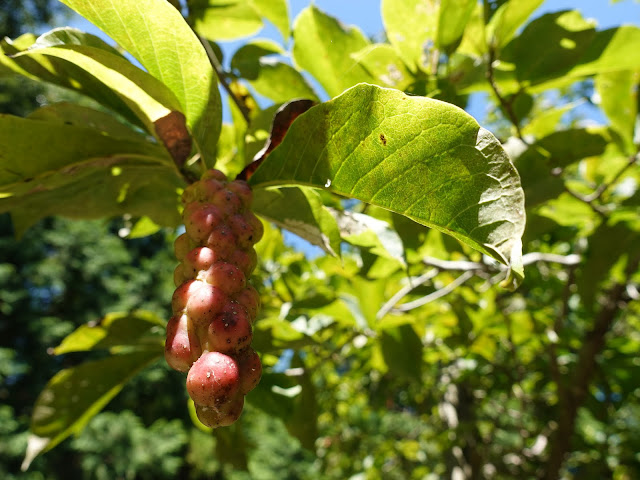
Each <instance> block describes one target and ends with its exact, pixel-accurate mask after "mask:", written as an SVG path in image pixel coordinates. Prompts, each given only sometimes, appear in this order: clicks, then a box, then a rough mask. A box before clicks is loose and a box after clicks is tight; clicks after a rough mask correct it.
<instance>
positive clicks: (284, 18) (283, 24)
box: [251, 0, 291, 43]
mask: <svg viewBox="0 0 640 480" xmlns="http://www.w3.org/2000/svg"><path fill="white" fill-rule="evenodd" d="M251 3H252V5H253V6H254V8H255V9H256V10H257V11H258V13H259V14H260V15H261V16H262V17H264V18H266V19H267V20H269V21H270V22H271V23H273V24H274V25H275V27H276V28H277V29H278V31H279V32H280V34H281V35H282V39H283V40H284V42H285V43H286V42H287V41H288V40H289V37H290V36H291V28H290V27H289V4H288V2H287V0H251Z"/></svg>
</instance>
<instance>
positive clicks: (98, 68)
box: [20, 43, 181, 134]
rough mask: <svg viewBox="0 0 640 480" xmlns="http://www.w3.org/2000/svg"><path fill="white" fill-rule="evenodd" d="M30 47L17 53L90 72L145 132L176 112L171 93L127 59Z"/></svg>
mask: <svg viewBox="0 0 640 480" xmlns="http://www.w3.org/2000/svg"><path fill="white" fill-rule="evenodd" d="M36 46H37V43H36V44H35V45H34V47H32V48H30V49H29V50H27V51H26V52H23V53H21V54H20V55H32V54H38V55H45V56H51V57H56V58H61V59H63V60H66V61H68V62H70V63H73V64H75V65H77V66H78V67H80V68H82V69H84V70H85V71H87V73H90V74H91V75H93V76H94V77H95V78H96V79H98V80H99V81H101V82H103V83H104V84H105V85H106V86H107V87H109V88H110V89H111V90H113V91H114V92H115V93H116V94H117V95H118V96H119V97H120V98H121V99H122V101H123V102H124V103H125V104H126V105H127V106H128V107H129V108H130V109H131V110H132V111H133V112H134V113H135V114H136V116H137V117H138V118H139V119H140V120H141V122H142V123H143V124H144V125H145V126H146V128H147V131H148V132H149V133H152V134H155V122H156V121H158V120H159V119H161V118H163V117H166V116H167V115H169V114H170V113H171V112H172V111H180V109H181V107H180V103H179V102H178V100H177V99H176V97H175V95H173V92H171V90H169V89H168V88H167V87H166V86H165V85H164V84H162V83H161V82H160V81H158V80H157V79H156V78H154V77H153V76H151V75H149V74H148V73H146V72H144V71H142V70H140V69H139V68H137V67H136V66H134V65H133V64H131V62H129V61H128V60H126V59H125V58H123V57H121V56H120V55H115V54H113V53H110V52H107V51H104V50H102V49H99V48H96V47H87V46H83V45H64V46H56V47H49V48H47V47H44V48H35V47H36Z"/></svg>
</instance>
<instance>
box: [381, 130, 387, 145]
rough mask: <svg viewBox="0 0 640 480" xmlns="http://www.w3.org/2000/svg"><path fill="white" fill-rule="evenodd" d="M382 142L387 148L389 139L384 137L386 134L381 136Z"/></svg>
mask: <svg viewBox="0 0 640 480" xmlns="http://www.w3.org/2000/svg"><path fill="white" fill-rule="evenodd" d="M380 141H381V142H382V145H384V146H385V147H386V146H387V138H386V137H385V136H384V133H381V134H380Z"/></svg>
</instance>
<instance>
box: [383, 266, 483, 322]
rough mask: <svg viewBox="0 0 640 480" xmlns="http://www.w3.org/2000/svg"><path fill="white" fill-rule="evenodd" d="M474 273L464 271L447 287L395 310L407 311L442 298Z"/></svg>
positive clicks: (399, 306)
mask: <svg viewBox="0 0 640 480" xmlns="http://www.w3.org/2000/svg"><path fill="white" fill-rule="evenodd" d="M474 275H475V274H474V272H473V271H471V270H468V271H466V272H464V273H463V274H462V275H460V276H459V277H458V278H456V279H455V280H454V281H453V282H451V283H450V284H448V285H447V286H446V287H442V288H441V289H439V290H436V291H435V292H433V293H430V294H429V295H426V296H424V297H422V298H419V299H417V300H414V301H413V302H407V303H403V304H402V305H398V306H397V307H396V308H395V309H394V310H396V311H399V312H407V311H409V310H413V309H414V308H418V307H421V306H423V305H426V304H427V303H430V302H433V301H434V300H437V299H439V298H442V297H444V296H445V295H448V294H449V293H451V292H453V291H454V290H455V289H456V288H458V287H459V286H460V285H462V284H463V283H464V282H466V281H467V280H469V279H470V278H471V277H473V276H474Z"/></svg>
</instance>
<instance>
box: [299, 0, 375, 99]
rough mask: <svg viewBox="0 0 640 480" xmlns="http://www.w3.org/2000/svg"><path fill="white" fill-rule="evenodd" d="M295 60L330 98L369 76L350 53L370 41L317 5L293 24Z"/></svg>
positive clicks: (308, 9)
mask: <svg viewBox="0 0 640 480" xmlns="http://www.w3.org/2000/svg"><path fill="white" fill-rule="evenodd" d="M293 40H294V43H293V59H294V61H295V63H296V64H297V65H298V66H299V67H301V68H303V69H304V70H307V71H308V72H309V73H311V74H312V75H313V76H314V77H315V78H316V80H318V82H319V83H320V85H322V87H323V88H324V89H325V91H326V92H327V94H328V95H329V96H330V97H334V96H336V95H338V94H340V93H342V92H343V91H344V90H345V89H347V88H349V87H351V86H353V85H355V84H356V83H358V82H362V81H367V80H368V77H369V75H368V74H367V72H366V71H365V70H364V69H363V68H362V66H360V65H358V64H357V63H356V62H355V61H354V60H353V59H352V58H351V57H350V54H352V53H356V52H358V51H359V50H362V49H363V48H364V47H366V46H367V45H368V44H369V41H368V40H367V38H366V37H365V36H364V34H363V33H362V32H361V31H360V30H359V29H358V28H357V27H345V26H344V25H342V24H341V23H340V22H338V20H336V19H335V18H333V17H331V16H329V15H327V14H326V13H324V12H322V11H320V10H319V9H318V8H316V7H315V6H314V5H312V6H310V7H307V8H305V9H304V10H303V11H302V12H300V15H298V17H297V18H296V20H295V22H294V25H293Z"/></svg>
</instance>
